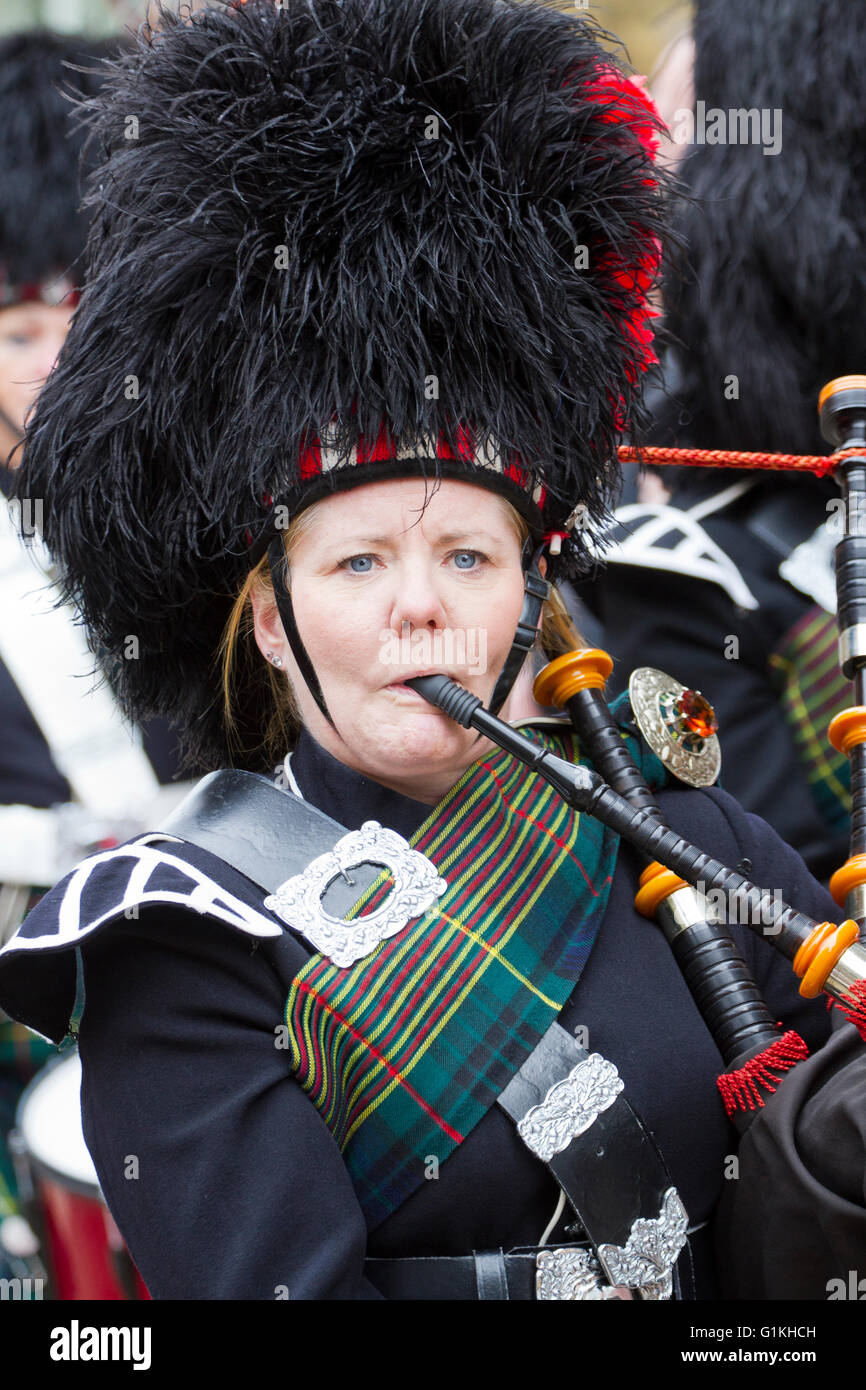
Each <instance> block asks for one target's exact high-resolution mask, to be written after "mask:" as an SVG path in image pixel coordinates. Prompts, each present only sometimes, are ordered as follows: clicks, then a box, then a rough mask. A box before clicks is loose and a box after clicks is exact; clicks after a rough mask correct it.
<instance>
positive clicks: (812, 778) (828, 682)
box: [769, 605, 851, 831]
mask: <svg viewBox="0 0 866 1390" xmlns="http://www.w3.org/2000/svg"><path fill="white" fill-rule="evenodd" d="M838 645H839V629H838V624H837V622H836V618H835V615H834V614H832V613H828V612H826V610H825V609H823V608H819V607H818V606H817V605H816V606H815V607H814V608H810V609H809V611H808V612H807V613H805V614H804V615H803V617H802V618H801V619H800V620H799V622H797V623H795V624H794V626H793V627H792V628H790V629H789V630H788V632H786V633H785V635H784V637H783V638H782V639H781V641H780V643H779V646H778V647H777V648H776V650H775V652H773V654H772V655H771V657H770V662H769V664H770V668H771V670H772V671H773V672H775V679H776V684H777V689H778V691H779V698H780V700H781V704H782V709H783V710H784V712H785V717H786V719H787V721H788V723H789V725H790V727H791V730H792V732H793V735H794V742H795V744H796V748H797V752H798V753H799V755H800V758H801V760H802V763H803V770H804V772H805V774H806V780H807V782H808V783H809V788H810V790H811V792H812V795H813V796H814V798H815V801H816V803H817V806H818V809H819V811H820V812H821V814H822V816H823V817H824V820H825V821H826V823H827V825H828V826H829V827H830V829H831V830H833V831H844V830H845V829H846V827H847V826H848V823H849V821H850V817H851V767H850V764H849V762H848V758H847V756H846V755H845V754H844V753H837V752H836V751H835V749H834V748H831V747H830V745H829V744H828V742H827V725H828V724H829V723H830V720H831V719H832V718H833V716H834V715H835V714H838V713H839V712H840V711H841V710H843V709H847V708H848V706H849V705H850V703H851V682H850V681H849V680H846V679H845V677H844V676H843V675H842V672H841V671H840V669H839V654H838Z"/></svg>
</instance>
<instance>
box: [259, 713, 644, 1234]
mask: <svg viewBox="0 0 866 1390" xmlns="http://www.w3.org/2000/svg"><path fill="white" fill-rule="evenodd" d="M524 732H525V733H527V734H528V735H529V737H530V738H533V739H535V740H537V741H538V742H540V743H543V744H544V745H546V746H547V747H548V748H550V750H551V751H552V752H554V753H556V754H558V755H559V756H560V757H565V758H568V759H569V760H570V761H574V762H576V761H578V760H579V749H578V746H577V740H576V738H575V735H574V734H573V733H572V732H571V731H570V730H568V729H566V730H564V731H563V732H562V733H560V732H559V730H556V731H553V732H551V731H550V730H549V729H545V730H543V731H542V730H538V729H532V728H528V729H525V730H524ZM631 746H632V752H633V754H634V755H635V756H636V757H637V758H638V760H639V761H640V762H641V767H642V771H643V773H644V776H645V777H646V778H647V780H648V781H650V783H651V785H654V786H659V785H661V783H662V782H663V781H664V776H665V774H664V770H663V769H662V766H661V764H660V763H659V761H658V760H657V759H656V758H655V756H654V755H653V754H652V753H651V752H650V751H649V750H648V749H647V748H646V747H645V746H644V745H643V744H639V745H638V746H637V747H636V746H635V744H634V742H632V745H631ZM411 844H412V846H413V847H414V848H415V849H416V850H419V851H420V852H421V853H423V854H425V855H426V856H427V857H428V859H430V860H432V862H433V863H434V864H435V865H436V868H437V870H438V872H439V874H440V875H441V876H442V877H443V878H444V879H446V880H447V883H448V890H447V892H446V893H445V894H444V895H443V896H442V897H441V898H439V900H438V902H437V903H436V904H435V905H434V906H433V907H431V908H429V909H428V911H427V912H426V913H425V914H424V915H423V916H422V917H419V918H417V919H416V920H415V921H414V922H411V923H410V924H409V926H407V927H406V928H405V929H404V930H403V931H402V932H400V933H399V934H398V935H397V936H395V937H393V938H391V939H390V940H387V941H383V942H381V943H380V945H379V946H378V947H377V948H376V950H375V951H374V952H373V953H372V954H371V955H369V956H367V957H366V958H365V959H364V960H361V961H357V962H356V963H355V965H354V966H352V967H350V968H348V969H338V968H337V967H335V966H334V965H332V964H331V963H330V961H329V960H327V959H326V958H325V957H323V956H321V955H315V956H313V957H312V958H311V959H310V961H309V962H308V963H307V964H306V965H305V966H304V968H303V969H302V970H301V971H300V972H299V974H298V975H297V976H296V978H295V980H294V982H293V984H292V987H291V990H290V992H289V996H288V1000H287V1003H286V1024H287V1028H288V1034H289V1046H290V1058H291V1064H292V1067H293V1070H294V1072H295V1074H296V1077H297V1079H298V1081H299V1082H300V1084H301V1086H302V1087H303V1088H304V1090H305V1091H306V1092H307V1094H308V1095H309V1096H310V1099H311V1100H312V1101H313V1103H314V1104H315V1106H316V1108H317V1109H318V1111H319V1113H320V1114H321V1116H322V1118H323V1119H324V1121H325V1123H326V1124H327V1125H328V1128H329V1129H330V1131H331V1133H332V1134H333V1136H334V1138H335V1139H336V1141H337V1143H338V1144H339V1146H340V1149H341V1151H342V1154H343V1158H344V1160H345V1162H346V1165H347V1167H348V1169H349V1173H350V1175H351V1177H352V1181H353V1183H354V1186H355V1189H356V1192H357V1194H358V1199H359V1202H360V1204H361V1207H362V1210H363V1211H364V1214H365V1217H366V1220H367V1224H368V1227H369V1228H370V1229H371V1230H372V1229H375V1228H376V1227H377V1226H378V1225H380V1224H381V1223H382V1222H383V1221H384V1220H386V1219H387V1217H388V1216H390V1215H391V1214H392V1212H394V1211H395V1210H396V1209H397V1207H399V1206H400V1205H401V1204H402V1203H403V1202H404V1201H405V1200H406V1199H407V1198H408V1197H409V1196H410V1195H411V1194H412V1192H414V1191H415V1189H416V1188H417V1187H418V1186H419V1185H420V1184H421V1183H422V1182H423V1181H424V1178H425V1173H429V1172H430V1171H431V1169H430V1165H431V1162H432V1161H433V1160H436V1162H437V1163H442V1162H443V1161H444V1160H445V1159H446V1158H447V1157H448V1156H449V1154H451V1153H452V1152H453V1151H454V1149H455V1148H456V1147H457V1145H458V1144H460V1143H461V1142H462V1141H463V1140H464V1139H465V1138H466V1136H467V1135H468V1134H470V1133H471V1131H472V1129H473V1128H474V1127H475V1125H476V1124H477V1123H478V1122H479V1120H480V1119H481V1118H482V1117H483V1116H484V1115H485V1114H486V1112H487V1110H488V1109H489V1108H490V1106H491V1105H492V1104H493V1103H494V1102H495V1100H496V1098H497V1096H498V1095H499V1093H500V1092H501V1091H502V1090H503V1089H504V1087H505V1086H506V1085H507V1083H508V1081H509V1079H510V1078H511V1076H512V1075H513V1074H514V1073H515V1072H516V1071H517V1070H518V1069H519V1068H520V1066H521V1065H522V1064H523V1062H524V1061H525V1060H526V1058H527V1057H528V1056H529V1054H530V1053H531V1052H532V1050H533V1049H534V1047H535V1046H536V1044H537V1043H538V1041H539V1039H540V1038H541V1037H542V1035H543V1034H544V1033H545V1032H546V1030H547V1028H548V1027H549V1025H550V1024H551V1023H552V1022H553V1021H554V1019H555V1018H556V1017H557V1015H558V1014H559V1012H560V1011H561V1009H562V1007H563V1005H564V1004H565V1002H566V1000H567V999H568V997H569V995H570V994H571V993H572V991H573V990H574V987H575V984H576V982H577V981H578V979H579V978H580V975H581V972H582V970H583V968H584V966H585V964H586V961H587V959H588V957H589V953H590V951H591V949H592V945H593V942H594V940H595V937H596V934H597V932H598V928H599V926H600V925H601V921H602V919H603V916H604V909H605V905H606V902H607V898H608V895H609V893H610V887H611V882H612V878H613V872H614V867H615V864H616V857H617V851H618V847H619V837H618V836H616V835H615V834H613V833H612V832H611V831H609V830H607V829H606V828H605V827H604V826H602V825H601V824H600V823H599V822H598V821H595V820H593V819H591V818H590V817H588V816H581V815H579V814H578V813H577V812H576V811H573V810H572V809H571V808H570V807H569V806H567V805H566V803H565V802H564V801H563V800H562V799H561V797H560V796H559V795H558V794H557V793H556V792H555V791H554V790H553V789H552V788H551V787H550V786H549V785H548V783H547V782H545V781H544V780H543V778H542V777H541V776H540V775H539V774H538V773H536V772H531V771H530V770H529V769H528V768H526V767H525V766H524V765H523V764H522V763H520V762H518V761H517V759H515V758H514V757H513V756H512V755H511V754H509V753H505V752H504V751H502V750H499V749H495V750H492V751H491V753H490V754H489V755H488V756H486V757H484V758H482V759H481V760H480V761H479V762H477V763H475V764H474V765H473V766H472V767H470V768H469V769H468V770H467V771H466V773H465V774H464V775H463V777H462V778H461V779H460V781H459V782H457V783H456V785H455V786H454V787H452V788H451V790H450V791H449V792H448V794H447V795H446V796H445V797H444V798H443V800H442V801H441V802H440V803H439V804H438V805H437V806H436V807H435V808H434V809H433V810H432V811H431V814H430V815H429V817H428V818H427V820H426V821H425V822H424V823H423V825H421V826H420V827H419V829H418V830H417V831H416V833H415V834H414V835H413V837H412V840H411ZM383 877H384V875H383ZM387 891H388V888H387V884H383V882H382V879H381V878H380V879H379V880H377V882H376V883H375V884H373V885H372V886H371V887H370V889H368V890H367V893H366V895H365V896H364V898H362V900H361V904H360V905H359V907H358V911H359V912H360V913H363V912H364V911H365V910H366V911H369V910H371V909H372V908H373V907H374V906H375V905H376V904H377V902H379V901H381V899H382V897H383V896H384V895H385V893H386V892H387Z"/></svg>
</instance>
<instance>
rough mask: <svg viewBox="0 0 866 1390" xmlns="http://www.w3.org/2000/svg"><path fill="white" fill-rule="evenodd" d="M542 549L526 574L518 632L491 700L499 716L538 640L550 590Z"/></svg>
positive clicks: (491, 709)
mask: <svg viewBox="0 0 866 1390" xmlns="http://www.w3.org/2000/svg"><path fill="white" fill-rule="evenodd" d="M543 548H544V547H543V546H539V547H538V548H537V550H536V551H535V553H534V555H533V556H532V559H531V560H530V563H529V566H528V568H527V571H526V576H525V578H524V581H523V607H522V608H521V610H520V617H519V618H518V620H517V629H516V631H515V633H514V637H513V639H512V642H511V649H510V650H509V653H508V656H507V657H506V658H505V665H504V666H503V668H502V670H501V671H500V673H499V678H498V680H497V682H496V685H495V687H494V689H493V694H492V695H491V697H490V712H491V714H497V713H498V711H499V710H500V708H501V707H502V705H504V703H505V701H506V698H507V697H508V694H509V691H510V690H511V687H512V686H513V685H514V682H515V681H516V680H517V677H518V675H519V674H520V668H521V667H522V665H523V663H524V661H525V660H526V655H527V652H530V651H532V648H533V646H534V644H535V639H536V637H537V636H538V617H539V614H540V613H541V607H542V604H543V603H544V600H545V599H546V598H547V595H548V592H549V590H550V585H549V584H548V582H547V580H546V579H543V578H542V576H541V573H540V571H539V569H538V562H539V560H540V559H541V552H542V550H543Z"/></svg>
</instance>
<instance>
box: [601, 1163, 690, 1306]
mask: <svg viewBox="0 0 866 1390" xmlns="http://www.w3.org/2000/svg"><path fill="white" fill-rule="evenodd" d="M688 1224H689V1218H688V1216H687V1214H686V1209H685V1207H684V1206H683V1204H682V1201H681V1200H680V1195H679V1193H678V1192H677V1190H676V1188H675V1187H669V1188H668V1189H667V1191H666V1192H665V1194H664V1197H663V1198H662V1205H661V1211H660V1212H659V1214H658V1216H655V1217H643V1216H641V1217H638V1219H637V1221H635V1223H634V1225H633V1226H632V1228H631V1231H630V1232H629V1237H628V1240H627V1241H626V1243H625V1245H600V1246H599V1247H598V1253H599V1258H600V1259H601V1262H602V1264H603V1265H604V1269H605V1271H606V1273H607V1276H608V1278H609V1279H610V1280H611V1281H612V1282H613V1283H614V1284H625V1285H626V1286H627V1287H628V1288H630V1289H634V1290H635V1291H636V1292H637V1294H638V1295H639V1297H640V1298H643V1299H649V1300H653V1301H655V1300H662V1299H668V1298H670V1297H671V1295H672V1294H673V1269H674V1265H675V1264H676V1262H677V1260H678V1259H679V1255H680V1251H681V1250H682V1248H683V1246H684V1245H685V1243H686V1232H687V1230H688Z"/></svg>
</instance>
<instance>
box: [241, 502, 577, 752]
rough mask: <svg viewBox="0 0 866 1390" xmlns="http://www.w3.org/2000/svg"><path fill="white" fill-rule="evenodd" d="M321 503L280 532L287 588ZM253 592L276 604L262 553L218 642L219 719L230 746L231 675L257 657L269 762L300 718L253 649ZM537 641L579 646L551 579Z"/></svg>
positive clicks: (288, 690) (514, 520)
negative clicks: (265, 686) (264, 684)
mask: <svg viewBox="0 0 866 1390" xmlns="http://www.w3.org/2000/svg"><path fill="white" fill-rule="evenodd" d="M495 496H496V497H497V499H498V500H499V501H500V502H501V503H502V505H503V507H505V508H506V510H507V514H508V519H509V521H510V522H511V524H512V526H513V527H514V530H515V533H516V535H517V537H518V539H519V541H520V544H521V546H522V545H523V543H524V542H525V540H526V538H527V536H528V535H529V527H528V525H527V523H526V521H525V520H524V519H523V517H522V516H521V515H520V513H519V512H518V511H517V510H516V508H514V507H513V506H512V505H511V503H510V502H509V501H508V500H507V499H506V498H504V497H502V496H500V495H499V494H498V493H497V494H495ZM321 505H322V503H321V502H314V503H313V505H312V506H310V507H308V508H307V509H306V510H305V511H303V512H301V514H300V516H297V517H296V518H295V519H294V521H292V522H291V524H290V525H289V526H288V527H287V529H286V531H285V535H284V539H283V550H284V554H285V563H286V569H287V572H286V584H287V587H288V567H289V565H290V563H291V558H292V552H293V551H294V549H295V547H296V545H297V543H298V541H299V540H300V539H301V537H302V536H303V535H305V534H306V532H307V531H309V529H310V527H311V526H312V523H313V520H314V518H315V516H316V513H317V511H318V510H319V508H320V507H321ZM253 597H255V598H256V599H257V600H258V601H260V602H261V604H262V605H263V606H264V607H265V608H276V597H275V594H274V586H273V582H272V580H271V572H270V566H269V563H268V556H267V555H264V556H263V557H262V559H261V560H260V561H259V563H258V564H257V565H256V567H255V569H253V570H251V571H250V573H249V574H248V575H247V577H246V579H245V580H244V583H243V584H242V585H241V588H240V592H239V593H238V595H237V598H236V599H235V601H234V605H233V607H232V611H231V615H230V616H229V620H228V622H227V623H226V626H225V631H224V632H223V636H222V640H221V642H220V652H219V656H220V664H221V667H222V693H223V719H224V722H225V728H226V736H227V739H228V742H229V745H230V746H232V745H233V744H235V743H236V742H237V737H236V710H235V703H234V693H233V692H234V683H235V682H234V677H235V672H236V669H237V666H238V663H239V661H240V659H241V654H242V653H243V655H244V656H245V657H246V660H247V661H249V660H250V659H253V660H256V659H257V660H258V662H259V665H260V667H261V666H263V667H264V671H265V675H266V678H267V681H268V683H269V686H270V702H269V703H270V708H271V715H270V719H269V720H268V722H267V724H266V727H265V728H264V729H263V731H262V742H261V751H262V753H263V754H264V755H265V757H266V758H267V759H268V761H269V762H271V763H273V762H274V761H275V760H279V759H281V758H283V757H284V756H285V752H286V750H287V749H289V748H293V747H294V746H295V744H296V742H297V739H298V734H299V733H300V730H301V726H302V720H301V715H300V711H299V709H298V705H297V702H296V700H295V696H294V691H293V690H292V687H291V683H290V682H289V681H288V680H287V679H286V675H285V672H284V671H279V670H275V668H274V667H273V666H271V664H270V662H268V661H264V660H263V659H262V658H261V657H260V654H259V653H258V651H257V650H255V619H254V613H253V604H252V600H253ZM540 643H541V647H542V650H543V651H544V652H545V654H546V655H547V656H548V657H551V658H552V657H554V656H559V655H561V654H562V653H564V652H570V651H575V650H576V649H577V648H578V647H582V646H583V645H584V643H583V641H582V639H581V637H580V634H579V633H578V631H577V629H576V627H575V626H574V623H573V622H572V620H571V617H570V616H569V613H568V609H567V608H566V606H565V604H564V603H563V601H562V597H561V595H560V593H559V591H558V589H557V588H556V585H555V584H551V586H550V592H549V596H548V598H547V599H545V601H544V605H543V608H542V622H541V633H540Z"/></svg>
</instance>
